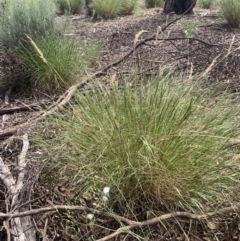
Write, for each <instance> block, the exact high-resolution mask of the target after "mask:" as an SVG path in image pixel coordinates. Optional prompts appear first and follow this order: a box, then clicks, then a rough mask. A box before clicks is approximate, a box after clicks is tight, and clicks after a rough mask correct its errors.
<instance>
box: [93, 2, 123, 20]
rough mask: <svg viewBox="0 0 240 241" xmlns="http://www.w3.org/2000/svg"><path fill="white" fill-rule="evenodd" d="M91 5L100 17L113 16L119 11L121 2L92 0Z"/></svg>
mask: <svg viewBox="0 0 240 241" xmlns="http://www.w3.org/2000/svg"><path fill="white" fill-rule="evenodd" d="M91 7H92V8H93V10H94V11H95V14H96V15H97V16H99V17H102V18H114V17H116V16H118V15H119V14H120V12H121V2H120V1H117V0H94V1H93V3H92V4H91Z"/></svg>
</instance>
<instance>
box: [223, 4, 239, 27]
mask: <svg viewBox="0 0 240 241" xmlns="http://www.w3.org/2000/svg"><path fill="white" fill-rule="evenodd" d="M219 4H220V7H221V10H222V12H223V16H224V18H225V19H226V20H227V22H228V23H229V25H230V26H231V27H233V28H235V27H239V25H240V1H239V0H219Z"/></svg>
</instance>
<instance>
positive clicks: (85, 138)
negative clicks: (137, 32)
mask: <svg viewBox="0 0 240 241" xmlns="http://www.w3.org/2000/svg"><path fill="white" fill-rule="evenodd" d="M180 82H181V81H180ZM239 110H240V108H239V105H238V104H234V103H233V102H232V100H231V99H230V98H228V97H227V96H222V97H219V98H212V96H211V95H210V94H209V92H208V93H205V91H203V92H202V93H200V91H199V90H198V91H197V92H196V91H195V87H194V86H193V84H192V83H189V82H187V83H181V84H180V83H179V79H178V80H174V79H171V78H170V77H169V76H165V77H164V76H159V77H158V78H156V80H155V81H154V82H153V83H150V84H147V85H140V86H135V87H134V88H132V87H130V86H129V85H128V84H126V85H124V86H123V87H114V88H113V89H111V90H109V89H105V88H104V87H101V88H94V89H93V91H91V92H89V93H84V94H82V93H78V94H77V95H76V96H75V103H74V104H72V105H71V106H70V107H67V108H64V109H63V110H62V111H61V113H59V114H57V116H55V115H54V117H52V118H50V119H48V124H46V123H45V124H44V126H43V127H42V129H41V130H40V132H39V134H38V135H39V136H38V138H39V139H38V141H37V142H38V144H39V143H41V145H44V147H45V148H46V149H47V150H48V157H49V162H48V164H47V166H46V170H48V173H47V174H46V176H45V178H46V179H47V180H48V182H49V181H50V179H51V178H50V176H54V177H56V178H55V180H54V181H55V182H56V180H57V179H58V178H59V179H61V182H62V180H64V182H65V183H66V185H67V186H71V187H77V186H79V185H80V186H81V191H80V193H79V195H80V196H82V197H84V198H87V199H93V198H94V197H95V195H98V194H99V193H101V190H102V188H103V187H104V186H109V187H111V191H110V202H109V205H111V204H112V205H113V204H114V205H116V204H118V207H120V206H121V204H122V203H125V205H127V207H131V208H133V207H136V206H137V205H139V204H142V205H141V207H142V208H144V207H145V206H144V203H145V201H146V200H148V201H149V202H152V203H154V205H163V206H168V205H182V206H185V207H186V206H188V207H191V206H192V205H193V206H194V205H195V207H196V206H197V207H198V208H199V207H200V206H201V205H202V204H203V203H202V200H205V201H206V200H207V201H208V202H209V205H211V204H213V203H215V202H218V204H219V203H220V202H221V201H222V202H226V200H227V198H230V199H231V193H234V190H235V189H236V188H237V187H238V186H239V183H238V182H239V173H238V170H239V164H238V162H231V160H233V159H232V158H233V157H234V156H235V155H236V154H237V151H239V148H238V147H237V144H236V140H237V139H238V138H239V135H240V128H239V127H240V126H239V125H240V124H239V120H238V116H239ZM40 133H45V134H44V135H43V134H40ZM69 177H71V178H69ZM222 193H224V194H225V196H224V200H221V197H223V196H221V195H222ZM196 200H197V201H196ZM219 200H220V201H219ZM126 203H127V204H126ZM125 208H126V206H125ZM148 208H149V205H148V207H146V209H148Z"/></svg>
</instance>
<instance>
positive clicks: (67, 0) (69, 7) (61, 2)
mask: <svg viewBox="0 0 240 241" xmlns="http://www.w3.org/2000/svg"><path fill="white" fill-rule="evenodd" d="M57 4H58V6H59V9H60V13H61V14H64V13H73V14H76V13H80V12H81V11H82V10H83V7H84V0H57Z"/></svg>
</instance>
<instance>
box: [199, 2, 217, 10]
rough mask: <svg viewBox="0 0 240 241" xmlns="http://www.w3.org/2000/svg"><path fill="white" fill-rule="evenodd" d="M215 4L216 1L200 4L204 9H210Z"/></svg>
mask: <svg viewBox="0 0 240 241" xmlns="http://www.w3.org/2000/svg"><path fill="white" fill-rule="evenodd" d="M214 2H215V0H200V1H199V4H200V7H202V8H205V9H210V8H211V7H212V5H213V3H214Z"/></svg>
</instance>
